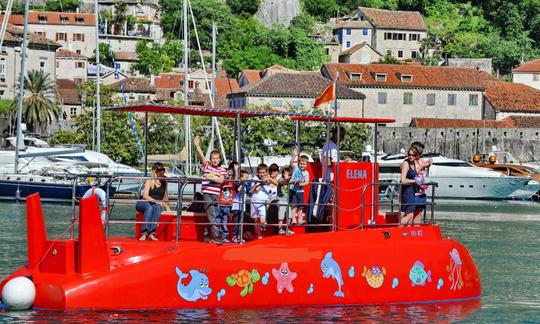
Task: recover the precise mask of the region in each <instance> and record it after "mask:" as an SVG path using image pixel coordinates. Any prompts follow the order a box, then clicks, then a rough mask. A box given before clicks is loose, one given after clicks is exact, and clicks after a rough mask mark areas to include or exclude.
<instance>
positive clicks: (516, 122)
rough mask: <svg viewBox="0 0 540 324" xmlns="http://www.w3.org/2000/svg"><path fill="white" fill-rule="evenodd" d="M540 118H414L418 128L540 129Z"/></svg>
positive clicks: (411, 125)
mask: <svg viewBox="0 0 540 324" xmlns="http://www.w3.org/2000/svg"><path fill="white" fill-rule="evenodd" d="M538 125H540V116H508V117H505V118H503V119H501V120H486V121H484V120H472V119H437V118H413V119H411V124H410V127H416V128H538Z"/></svg>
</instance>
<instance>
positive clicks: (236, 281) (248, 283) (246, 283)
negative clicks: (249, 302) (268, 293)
mask: <svg viewBox="0 0 540 324" xmlns="http://www.w3.org/2000/svg"><path fill="white" fill-rule="evenodd" d="M259 279H261V275H260V274H259V272H258V271H257V269H253V270H251V272H250V271H248V270H240V271H238V272H237V273H234V274H232V275H230V276H228V277H227V284H229V286H234V285H237V286H239V287H244V289H242V291H240V296H242V297H244V296H245V295H246V294H247V293H250V294H251V293H252V292H253V283H255V282H257V281H259Z"/></svg>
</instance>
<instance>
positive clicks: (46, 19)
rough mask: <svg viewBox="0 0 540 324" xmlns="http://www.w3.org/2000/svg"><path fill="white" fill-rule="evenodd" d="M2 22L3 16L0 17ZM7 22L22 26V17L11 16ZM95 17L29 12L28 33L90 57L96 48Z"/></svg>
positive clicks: (77, 14)
mask: <svg viewBox="0 0 540 324" xmlns="http://www.w3.org/2000/svg"><path fill="white" fill-rule="evenodd" d="M1 17H2V20H3V17H4V16H3V15H2V16H1ZM9 22H10V23H11V24H13V25H16V26H21V27H22V26H24V16H23V15H11V16H10V17H9ZM94 25H95V16H94V14H90V13H77V12H49V11H30V12H29V13H28V31H29V32H32V33H35V34H36V35H39V36H41V37H43V38H46V39H49V40H51V41H53V42H56V43H58V44H60V45H61V46H62V48H63V49H66V50H69V51H72V52H75V53H77V54H81V55H83V56H86V57H91V56H92V54H93V53H94V50H95V48H96V34H95V28H94Z"/></svg>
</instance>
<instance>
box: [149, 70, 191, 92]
mask: <svg viewBox="0 0 540 324" xmlns="http://www.w3.org/2000/svg"><path fill="white" fill-rule="evenodd" d="M183 81H184V75H183V74H179V73H161V74H160V75H158V76H156V77H155V79H154V84H155V85H156V89H181V88H182V83H183Z"/></svg>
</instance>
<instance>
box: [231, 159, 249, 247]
mask: <svg viewBox="0 0 540 324" xmlns="http://www.w3.org/2000/svg"><path fill="white" fill-rule="evenodd" d="M248 180H249V172H247V171H246V170H241V171H240V181H239V182H237V183H235V188H234V202H233V205H232V217H233V222H234V223H235V224H234V229H233V237H232V242H233V243H245V242H246V241H244V239H242V236H241V234H240V223H242V221H243V217H242V215H243V214H244V211H245V208H246V207H245V206H246V204H245V201H246V197H245V194H246V192H249V190H250V189H251V183H248V182H247V181H248Z"/></svg>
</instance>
